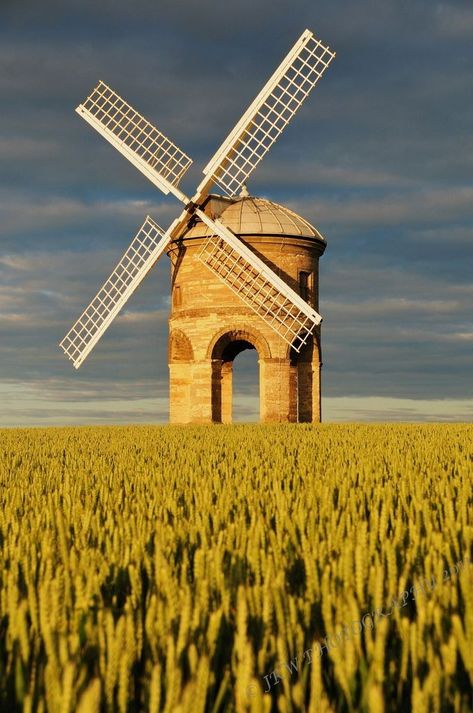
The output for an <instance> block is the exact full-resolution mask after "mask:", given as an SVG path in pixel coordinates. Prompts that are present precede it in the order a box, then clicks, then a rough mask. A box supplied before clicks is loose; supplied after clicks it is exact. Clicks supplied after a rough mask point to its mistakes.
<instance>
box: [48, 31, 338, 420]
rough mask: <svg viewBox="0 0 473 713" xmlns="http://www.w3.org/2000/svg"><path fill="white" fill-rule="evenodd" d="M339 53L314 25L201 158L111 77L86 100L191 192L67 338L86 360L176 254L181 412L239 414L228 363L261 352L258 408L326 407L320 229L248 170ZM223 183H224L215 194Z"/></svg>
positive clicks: (75, 357) (308, 412) (159, 171)
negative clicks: (191, 173)
mask: <svg viewBox="0 0 473 713" xmlns="http://www.w3.org/2000/svg"><path fill="white" fill-rule="evenodd" d="M334 56H335V53H334V52H332V51H331V50H330V49H329V48H328V47H326V46H325V45H323V44H322V43H321V42H320V41H319V40H318V39H316V38H315V37H314V35H313V34H312V32H310V31H309V30H305V32H303V33H302V35H301V37H300V38H299V40H298V41H297V42H296V44H295V45H294V47H293V48H292V49H291V50H290V52H289V53H288V54H287V56H286V57H285V58H284V60H283V61H282V62H281V64H280V65H279V67H278V68H277V69H276V71H275V72H274V74H273V75H272V76H271V77H270V79H269V80H268V82H267V83H266V84H265V86H264V87H263V89H262V90H261V92H260V93H259V94H258V96H257V97H256V99H255V100H254V101H253V102H252V104H251V105H250V106H249V108H248V109H247V111H246V112H245V113H244V114H243V116H242V118H241V119H240V121H239V122H238V123H237V124H236V126H235V127H234V129H233V130H232V131H231V132H230V134H229V135H228V137H227V138H226V139H225V141H224V142H223V144H222V145H221V146H220V148H219V149H218V150H217V152H216V153H215V154H214V156H213V157H212V158H211V160H210V161H209V163H208V164H207V166H206V167H205V168H204V171H203V173H204V179H203V180H202V182H201V183H200V184H199V185H198V186H197V189H196V192H195V194H194V195H193V196H192V198H190V199H189V198H188V197H187V196H186V195H185V194H184V193H183V192H182V191H181V190H180V189H179V188H178V184H179V181H180V179H181V178H182V176H183V175H184V173H185V172H186V171H187V169H188V168H189V166H190V164H191V163H192V161H191V159H190V158H189V157H188V156H187V155H186V154H185V153H184V152H183V151H181V150H180V149H179V148H178V147H177V146H176V145H175V144H174V143H173V142H172V141H170V140H169V139H168V138H167V137H166V136H164V134H162V133H161V132H160V131H159V130H158V129H157V128H156V127H154V126H153V125H152V124H151V123H150V122H149V121H147V120H146V119H145V118H144V117H143V116H141V114H139V113H138V112H137V111H136V110H135V109H133V107H131V106H130V105H129V104H128V103H127V102H126V101H125V100H124V99H122V98H121V97H120V96H119V95H118V94H116V92H114V91H113V90H112V89H111V88H110V87H108V86H107V85H106V84H104V82H99V84H98V85H97V87H95V89H94V90H93V91H92V93H91V94H90V95H89V96H88V97H87V99H86V100H85V101H84V102H83V104H80V105H79V106H78V107H77V112H78V113H79V114H80V115H81V116H82V117H83V118H84V119H85V120H86V121H87V122H88V123H89V124H91V126H93V128H94V129H96V130H97V131H98V132H99V133H100V134H101V135H102V136H104V138H106V139H107V141H109V142H110V143H111V144H112V145H113V146H114V147H115V148H116V149H117V150H119V151H120V152H121V153H122V154H123V155H124V156H125V157H126V158H127V159H128V160H129V161H130V162H131V163H133V164H134V165H135V166H136V168H138V169H139V170H140V171H141V172H142V173H143V174H144V175H145V176H146V177H147V178H148V179H149V180H150V181H151V182H152V183H153V184H154V185H155V186H157V187H158V188H159V189H160V190H162V191H163V192H164V193H166V194H167V193H173V195H174V196H175V197H176V198H178V199H179V200H180V201H181V202H182V203H183V204H184V208H183V210H182V212H181V214H180V215H179V216H178V217H177V218H176V220H174V222H173V223H172V224H171V225H170V226H169V228H168V229H167V230H163V229H162V228H160V227H159V225H157V223H155V222H154V221H153V220H152V219H151V218H150V217H149V216H148V217H147V218H146V219H145V221H144V223H143V225H142V226H141V228H140V229H139V230H138V233H137V234H136V236H135V238H134V239H133V241H132V243H131V244H130V246H129V247H128V249H127V251H126V252H125V254H124V255H123V257H122V258H121V260H120V261H119V263H118V265H117V266H116V268H115V269H114V270H113V272H112V274H111V275H110V277H109V278H108V280H107V281H106V282H105V284H104V285H103V286H102V288H101V289H100V290H99V292H98V293H97V295H96V296H95V297H94V299H93V300H92V302H91V303H90V305H89V306H88V307H87V309H86V310H85V311H84V312H83V314H82V315H81V316H80V317H79V319H78V320H77V322H76V323H75V324H74V325H73V327H72V328H71V329H70V330H69V332H68V333H67V334H66V336H65V337H64V339H63V340H62V342H61V345H60V346H61V348H62V349H63V350H64V352H65V354H66V355H67V357H68V358H69V359H70V360H71V361H72V362H73V364H74V366H75V367H76V368H78V367H79V366H80V365H81V364H82V362H83V361H84V359H85V358H86V357H87V355H88V354H89V353H90V352H91V350H92V349H93V347H94V346H95V344H96V343H97V342H98V341H99V339H100V337H101V336H102V334H103V333H104V332H105V331H106V329H107V327H108V326H109V325H110V324H111V322H112V321H113V319H114V318H115V316H116V315H117V314H118V313H119V311H120V310H121V308H122V307H123V306H124V304H125V303H126V302H127V300H128V299H129V297H130V296H131V295H132V293H133V292H134V291H135V289H136V288H137V287H138V286H139V284H140V283H141V282H142V280H143V279H144V277H145V276H146V275H147V274H148V272H149V271H150V270H151V269H152V268H153V266H154V265H155V263H156V262H157V260H158V259H159V258H160V257H161V256H162V255H163V253H165V252H166V253H167V254H168V255H169V257H170V258H171V264H172V308H171V316H170V337H169V368H170V419H171V422H173V423H210V422H229V421H231V408H232V407H231V392H232V364H233V360H234V358H235V356H236V355H237V354H239V353H240V352H241V351H243V350H244V349H256V350H257V351H258V358H259V367H260V394H261V403H260V415H261V420H262V421H286V422H287V421H289V422H296V421H306V422H307V421H308V422H311V421H319V420H320V363H321V361H320V327H319V325H320V322H321V319H322V318H321V317H320V315H319V314H318V311H317V309H318V284H319V283H318V260H319V257H320V256H321V255H322V253H323V251H324V249H325V240H324V238H323V237H322V236H321V235H320V233H319V232H318V231H317V230H316V229H315V228H314V227H313V226H311V225H310V224H309V223H307V221H305V220H304V219H303V218H301V217H300V216H298V215H296V214H295V213H293V212H292V211H290V210H289V209H287V208H284V207H283V206H280V205H277V204H275V203H272V202H271V201H268V200H264V199H261V198H254V197H251V196H249V195H248V193H247V191H246V188H245V183H246V181H247V179H248V177H249V176H250V175H251V174H252V173H253V170H254V169H255V168H256V166H257V165H258V163H259V162H260V161H261V159H262V158H263V157H264V156H265V154H266V153H267V151H268V150H269V149H270V148H271V146H272V145H273V143H274V142H275V141H276V139H277V138H278V137H279V136H280V134H281V133H282V131H283V130H284V128H285V127H286V126H287V124H288V123H289V121H290V120H291V118H292V117H293V116H294V114H295V113H296V111H297V110H298V108H299V107H300V106H301V104H302V103H303V101H304V100H305V99H306V98H307V96H308V94H309V93H310V91H311V90H312V89H313V87H314V86H315V84H316V83H317V82H318V80H319V79H320V78H321V76H322V75H323V73H324V72H325V70H326V69H327V67H328V66H329V64H330V62H331V61H332V59H333V58H334ZM214 185H216V186H219V187H220V188H221V189H222V190H223V191H224V193H225V194H226V195H215V194H213V193H211V192H210V191H211V188H212V186H214Z"/></svg>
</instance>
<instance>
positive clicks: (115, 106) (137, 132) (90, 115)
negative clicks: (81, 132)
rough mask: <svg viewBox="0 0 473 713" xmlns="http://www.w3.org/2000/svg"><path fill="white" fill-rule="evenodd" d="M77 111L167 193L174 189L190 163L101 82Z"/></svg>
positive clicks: (153, 127) (156, 130)
mask: <svg viewBox="0 0 473 713" xmlns="http://www.w3.org/2000/svg"><path fill="white" fill-rule="evenodd" d="M76 111H77V113H78V114H79V115H80V116H82V118H83V119H85V120H86V121H87V122H88V123H89V124H90V125H91V126H93V127H94V129H96V131H98V132H99V133H100V134H101V135H102V136H104V137H105V138H106V139H107V141H109V142H110V143H111V144H112V146H114V147H115V148H116V149H118V151H120V152H121V153H122V154H123V155H124V156H125V157H126V158H127V159H128V160H129V161H131V163H133V164H134V165H135V166H136V167H137V168H138V169H139V170H140V171H141V172H142V173H143V174H144V175H145V176H146V177H147V178H149V179H150V180H151V181H152V182H153V183H154V184H155V185H156V186H158V188H160V189H161V190H162V191H163V192H164V193H166V194H167V193H169V191H170V190H172V187H177V185H178V183H179V181H180V179H181V178H182V176H183V175H184V174H185V172H186V171H187V169H188V168H189V166H190V165H191V163H192V159H190V158H189V156H187V155H186V154H185V153H184V152H183V151H181V149H179V148H178V147H177V146H176V144H174V143H173V142H172V141H171V140H170V139H168V138H167V137H166V136H165V135H164V134H163V133H161V131H159V129H157V128H156V127H155V126H153V124H151V123H150V122H149V121H148V120H147V119H145V118H144V117H143V116H142V115H141V114H139V113H138V112H137V111H136V109H134V108H133V107H132V106H130V104H128V103H127V102H126V101H125V100H124V99H122V98H121V97H120V96H119V95H118V94H117V93H116V92H114V91H113V89H111V88H110V87H109V86H107V85H106V84H105V83H104V82H102V81H100V82H99V83H98V85H97V86H96V87H95V89H94V90H93V91H92V93H91V94H90V95H89V96H88V97H87V99H86V100H85V101H84V102H83V103H82V104H79V106H78V107H77V109H76ZM173 193H176V191H173Z"/></svg>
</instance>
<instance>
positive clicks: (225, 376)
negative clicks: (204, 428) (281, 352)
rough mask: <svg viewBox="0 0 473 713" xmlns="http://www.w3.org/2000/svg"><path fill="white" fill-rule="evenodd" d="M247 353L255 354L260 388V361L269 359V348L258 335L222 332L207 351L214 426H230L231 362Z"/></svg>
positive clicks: (243, 332) (231, 403) (233, 331)
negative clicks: (226, 424)
mask: <svg viewBox="0 0 473 713" xmlns="http://www.w3.org/2000/svg"><path fill="white" fill-rule="evenodd" d="M246 349H256V351H257V352H258V360H259V364H260V378H259V381H260V385H261V359H265V358H269V357H270V351H269V347H268V345H267V343H266V341H265V340H264V338H263V337H261V335H259V334H256V333H254V332H250V331H248V330H247V329H232V330H225V331H224V332H223V333H220V334H218V335H217V336H216V338H214V340H213V341H212V343H211V345H210V347H209V352H208V356H209V357H210V359H211V363H212V387H211V388H212V421H213V422H215V423H231V422H232V410H233V409H232V406H233V361H234V359H235V357H236V356H238V354H240V353H241V352H243V351H245V350H246ZM260 403H261V401H260ZM260 414H261V407H260Z"/></svg>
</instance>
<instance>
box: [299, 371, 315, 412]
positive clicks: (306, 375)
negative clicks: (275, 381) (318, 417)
mask: <svg viewBox="0 0 473 713" xmlns="http://www.w3.org/2000/svg"><path fill="white" fill-rule="evenodd" d="M312 369H313V367H312V362H310V361H309V362H306V361H302V362H299V364H298V365H297V391H298V401H299V409H298V410H299V414H298V421H299V423H312V421H313V402H314V395H315V394H314V392H313V383H314V379H313V373H312Z"/></svg>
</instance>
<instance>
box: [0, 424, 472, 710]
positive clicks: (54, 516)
mask: <svg viewBox="0 0 473 713" xmlns="http://www.w3.org/2000/svg"><path fill="white" fill-rule="evenodd" d="M0 436H1V448H0V501H1V503H0V504H1V508H0V548H1V553H2V562H1V568H0V710H1V711H2V712H3V711H5V712H8V713H15V712H16V711H25V712H28V711H31V712H33V711H40V712H43V713H46V711H47V712H48V713H72V712H73V711H77V713H98V712H99V711H106V712H111V711H113V712H115V711H117V712H118V713H125V712H128V711H130V712H133V713H139V712H140V711H150V712H153V713H157V712H158V711H165V712H166V713H187V712H189V713H204V711H208V712H209V713H223V712H226V713H230V712H236V713H269V711H280V713H286V712H287V713H300V712H302V711H310V712H311V713H319V712H320V713H328V712H329V711H333V712H334V713H335V712H337V713H338V712H345V711H347V712H351V711H366V712H369V713H383V711H385V712H388V711H402V712H404V711H411V710H412V711H415V713H431V712H434V713H443V712H444V711H455V712H462V713H463V712H465V713H466V712H467V711H471V710H472V709H473V695H472V688H473V563H472V562H473V545H472V543H473V426H471V425H350V424H347V425H333V424H332V425H330V424H327V425H325V424H324V425H321V426H309V425H306V426H305V425H288V426H284V425H278V426H257V425H240V426H233V427H228V426H213V427H206V426H201V427H197V426H196V427H183V428H182V427H181V428H178V427H171V426H162V427H159V426H143V427H140V426H132V427H90V428H60V429H59V428H58V429H53V428H49V429H22V430H14V429H12V430H3V431H0Z"/></svg>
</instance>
